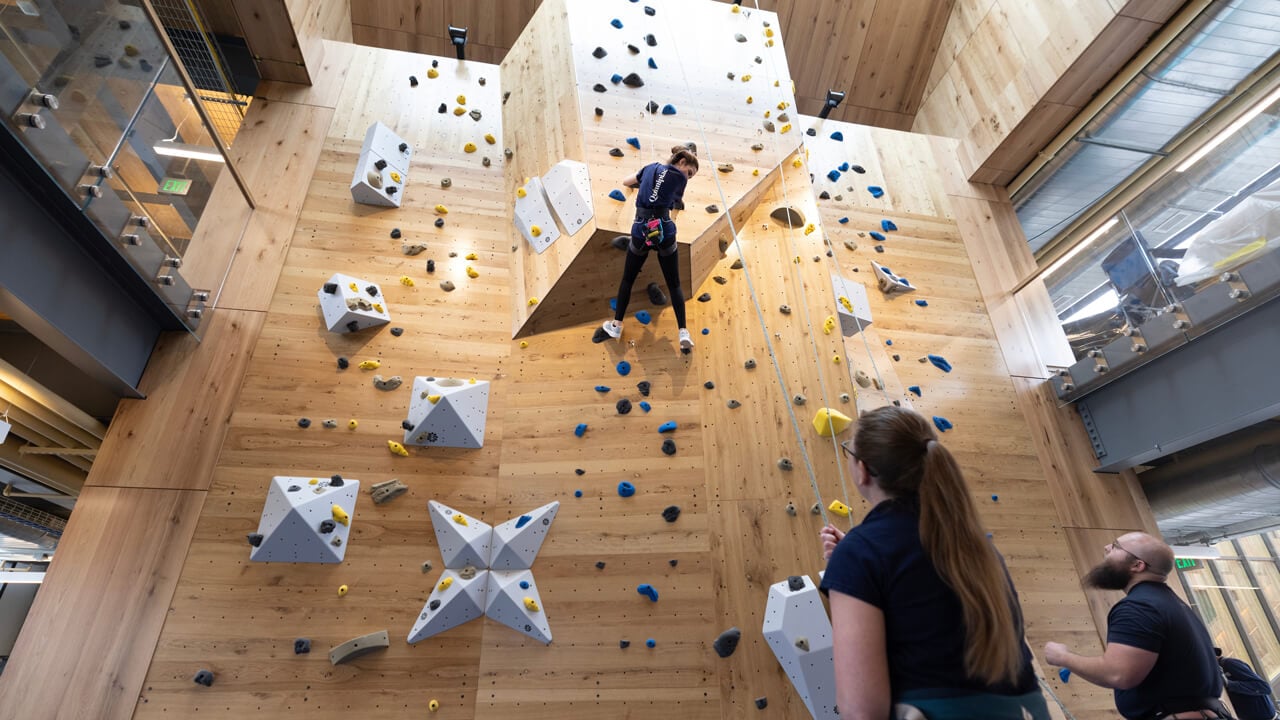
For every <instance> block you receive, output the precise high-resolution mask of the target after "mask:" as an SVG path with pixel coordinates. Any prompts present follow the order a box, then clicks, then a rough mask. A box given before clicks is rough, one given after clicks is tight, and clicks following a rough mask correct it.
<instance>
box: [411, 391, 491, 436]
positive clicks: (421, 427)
mask: <svg viewBox="0 0 1280 720" xmlns="http://www.w3.org/2000/svg"><path fill="white" fill-rule="evenodd" d="M488 411H489V383H488V381H485V380H475V379H471V380H460V379H458V378H434V377H417V378H414V379H413V396H412V397H411V398H410V399H409V419H408V421H409V425H410V426H411V427H410V429H408V430H405V431H404V444H405V445H420V446H426V447H431V446H443V447H460V448H478V447H483V446H484V426H485V416H486V414H487V413H488Z"/></svg>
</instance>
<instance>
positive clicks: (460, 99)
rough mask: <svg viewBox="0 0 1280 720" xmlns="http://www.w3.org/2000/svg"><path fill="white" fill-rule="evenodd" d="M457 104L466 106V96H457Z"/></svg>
mask: <svg viewBox="0 0 1280 720" xmlns="http://www.w3.org/2000/svg"><path fill="white" fill-rule="evenodd" d="M458 104H459V105H466V104H467V96H466V95H459V96H458Z"/></svg>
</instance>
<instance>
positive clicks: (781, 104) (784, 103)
mask: <svg viewBox="0 0 1280 720" xmlns="http://www.w3.org/2000/svg"><path fill="white" fill-rule="evenodd" d="M778 109H779V110H786V109H787V101H786V100H779V101H778Z"/></svg>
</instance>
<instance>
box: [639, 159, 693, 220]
mask: <svg viewBox="0 0 1280 720" xmlns="http://www.w3.org/2000/svg"><path fill="white" fill-rule="evenodd" d="M636 177H637V178H639V179H640V192H639V194H637V195H636V207H642V208H649V209H651V210H670V209H671V208H672V207H675V204H676V203H677V202H680V201H683V200H684V186H685V185H686V184H687V183H688V182H689V178H687V177H685V175H684V173H683V172H682V171H680V170H679V169H677V168H676V166H675V165H667V164H664V163H651V164H649V165H645V166H644V167H643V168H641V170H640V172H638V173H636Z"/></svg>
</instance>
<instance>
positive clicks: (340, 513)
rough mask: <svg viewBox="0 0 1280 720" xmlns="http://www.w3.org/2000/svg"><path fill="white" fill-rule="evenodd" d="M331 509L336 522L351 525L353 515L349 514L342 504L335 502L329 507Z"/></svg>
mask: <svg viewBox="0 0 1280 720" xmlns="http://www.w3.org/2000/svg"><path fill="white" fill-rule="evenodd" d="M329 511H330V512H332V513H333V521H334V522H336V523H338V524H339V525H345V526H346V527H351V516H350V515H348V514H347V511H346V510H343V509H342V506H341V505H336V504H335V505H334V506H333V507H332V508H329Z"/></svg>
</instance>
